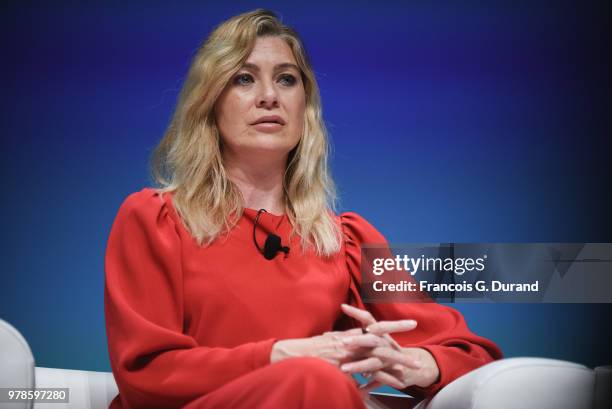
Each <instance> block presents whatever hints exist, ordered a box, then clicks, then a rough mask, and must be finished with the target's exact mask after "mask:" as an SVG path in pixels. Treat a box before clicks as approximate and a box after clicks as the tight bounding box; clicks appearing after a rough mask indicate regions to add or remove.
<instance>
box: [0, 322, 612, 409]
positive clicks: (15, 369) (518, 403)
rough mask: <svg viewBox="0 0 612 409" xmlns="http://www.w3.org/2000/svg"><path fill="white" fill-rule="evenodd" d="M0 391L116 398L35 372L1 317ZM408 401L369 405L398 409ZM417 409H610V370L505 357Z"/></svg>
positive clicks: (55, 373)
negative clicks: (65, 392)
mask: <svg viewBox="0 0 612 409" xmlns="http://www.w3.org/2000/svg"><path fill="white" fill-rule="evenodd" d="M0 363H1V366H0V388H9V387H10V388H32V387H36V388H69V402H68V403H41V402H20V403H6V402H4V403H3V402H0V408H1V409H4V408H7V409H13V408H14V409H17V408H18V409H32V408H33V409H41V408H49V409H106V408H108V405H109V404H110V402H111V401H112V400H113V398H114V397H115V396H116V395H117V393H118V392H117V385H116V384H115V379H114V378H113V375H112V374H111V373H110V372H91V371H75V370H69V369H53V368H40V367H35V366H34V358H33V356H32V352H31V351H30V348H29V347H28V344H27V342H26V341H25V339H24V338H23V337H22V336H21V334H20V333H19V332H18V331H17V330H16V329H15V328H13V327H12V326H11V325H10V324H8V323H7V322H6V321H2V320H1V319H0ZM408 401H409V400H408V399H402V398H397V400H396V401H395V402H393V400H391V401H390V400H389V399H388V398H387V399H386V401H385V404H384V405H386V406H384V405H383V404H380V403H376V402H371V403H369V404H368V405H369V406H370V407H371V408H376V409H379V408H385V407H386V408H391V407H401V406H402V405H405V404H409V402H408ZM416 408H417V409H491V408H493V409H510V408H512V409H515V408H521V409H530V408H533V409H582V408H584V409H610V408H612V366H607V367H598V368H595V370H592V369H589V368H587V367H585V366H583V365H579V364H575V363H571V362H565V361H559V360H555V359H545V358H508V359H503V360H500V361H495V362H492V363H490V364H488V365H485V366H482V367H480V368H478V369H476V370H474V371H471V372H469V373H467V374H465V375H463V376H462V377H460V378H458V379H456V380H455V381H454V382H452V383H450V384H449V385H447V386H446V387H445V388H444V389H442V390H441V391H440V392H438V394H437V395H436V396H435V397H434V398H433V399H431V400H429V401H423V402H421V403H419V404H418V405H417V406H416Z"/></svg>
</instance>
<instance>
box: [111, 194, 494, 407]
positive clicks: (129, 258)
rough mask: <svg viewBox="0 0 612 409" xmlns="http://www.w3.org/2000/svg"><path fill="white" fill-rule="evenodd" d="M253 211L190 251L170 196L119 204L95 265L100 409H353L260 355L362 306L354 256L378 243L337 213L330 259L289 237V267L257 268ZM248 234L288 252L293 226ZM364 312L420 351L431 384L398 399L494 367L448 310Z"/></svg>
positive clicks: (316, 374) (321, 371) (365, 227)
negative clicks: (102, 367) (110, 395)
mask: <svg viewBox="0 0 612 409" xmlns="http://www.w3.org/2000/svg"><path fill="white" fill-rule="evenodd" d="M256 213H257V211H256V210H254V209H245V211H244V213H243V215H242V217H241V218H240V220H239V222H238V224H237V225H236V226H235V227H234V228H233V229H232V230H231V231H230V232H229V233H228V234H226V235H224V236H222V237H220V238H219V239H217V240H216V241H215V242H214V243H213V244H212V245H210V246H208V247H199V246H198V245H197V243H196V241H195V239H193V238H192V237H191V235H190V234H189V233H188V232H187V230H186V229H185V227H184V226H183V225H182V223H181V222H180V219H179V217H178V215H177V213H176V211H175V209H174V207H173V205H172V200H171V194H164V195H163V198H162V197H160V196H159V195H158V194H157V193H156V192H155V191H154V190H153V189H150V188H146V189H143V190H142V191H140V192H137V193H134V194H132V195H130V196H129V197H128V198H127V199H126V200H125V202H124V203H123V204H122V206H121V208H120V209H119V212H118V214H117V217H116V219H115V222H114V224H113V227H112V230H111V233H110V237H109V241H108V245H107V250H106V259H105V272H106V285H105V294H104V297H105V314H106V329H107V336H108V346H109V354H110V361H111V367H112V370H113V373H114V376H115V380H116V381H117V385H118V387H119V395H118V396H117V397H116V398H115V399H114V400H113V402H112V403H111V408H113V409H118V408H124V409H127V408H175V407H182V406H184V405H187V404H189V408H196V407H197V408H212V407H234V408H235V407H282V408H291V407H308V404H311V407H333V405H332V403H333V402H332V403H330V401H333V400H334V399H337V400H338V402H336V403H337V406H335V407H346V406H347V405H348V406H351V407H359V406H361V403H360V402H358V399H359V395H358V394H357V391H356V389H355V387H354V386H353V385H352V383H350V382H349V380H348V378H347V377H346V376H345V375H344V374H342V373H341V372H340V371H339V370H338V369H336V368H335V367H333V366H332V365H330V364H328V363H326V362H324V361H322V360H319V359H315V358H304V359H289V360H285V361H281V362H279V363H275V364H272V365H271V364H270V351H271V348H272V345H273V343H274V342H275V341H276V340H278V339H285V338H305V337H310V336H314V335H320V334H322V333H323V332H326V331H330V330H332V329H334V328H338V323H339V322H340V321H339V318H340V317H341V316H342V313H341V310H340V304H341V303H343V302H348V301H349V300H352V301H353V302H352V303H353V304H354V305H357V306H360V307H362V308H363V304H362V303H361V300H360V299H359V294H358V292H357V290H356V288H357V286H358V282H359V277H360V273H359V270H360V268H359V267H360V254H361V252H360V245H361V244H362V243H384V242H385V239H384V237H383V236H382V235H381V234H380V233H379V232H378V231H377V230H376V229H374V227H372V226H371V225H370V224H369V223H368V222H367V221H365V220H364V219H363V218H361V217H360V216H358V215H357V214H355V213H344V214H342V215H340V216H339V217H338V222H339V223H340V224H341V227H342V230H343V233H344V242H343V246H342V250H341V251H340V252H339V253H338V254H337V255H335V256H333V257H331V258H327V259H325V258H321V257H317V256H316V254H314V252H312V251H307V252H305V253H302V252H301V246H300V239H299V237H298V236H297V235H295V236H294V237H293V238H292V239H291V242H290V243H289V246H290V248H291V251H290V253H289V255H288V256H287V257H285V256H284V255H283V254H279V255H278V256H276V257H275V258H274V259H273V260H271V261H269V260H266V259H264V257H263V256H262V255H261V254H259V253H258V251H257V249H256V248H255V246H254V244H253V238H252V235H253V224H254V219H255V216H256ZM257 230H258V235H257V239H258V242H259V243H260V245H261V244H262V243H263V242H264V240H265V237H266V235H267V233H266V232H275V233H276V234H277V235H279V236H280V237H281V238H282V243H283V245H286V243H287V242H288V240H289V234H290V231H291V226H290V224H289V222H288V219H287V217H286V216H277V215H272V214H269V213H262V215H261V216H260V219H259V226H258V229H257ZM351 275H353V276H354V277H355V280H351V279H350V277H351ZM355 281H357V284H355ZM351 297H352V298H351ZM366 307H368V309H369V310H370V311H371V312H372V313H373V314H374V316H375V317H376V318H378V319H381V320H382V319H386V320H392V319H405V318H411V319H415V320H417V322H418V327H417V328H416V329H415V330H413V331H409V332H405V333H401V334H396V335H394V338H395V339H396V340H397V341H398V342H399V343H400V344H401V345H403V346H406V347H407V346H419V347H423V348H425V349H427V350H428V351H429V352H431V354H432V355H433V356H434V358H435V359H436V362H437V364H438V367H439V368H440V380H439V382H437V383H435V384H434V385H431V386H430V387H428V388H419V387H410V388H408V389H407V390H406V392H407V393H410V394H411V395H413V396H430V395H433V394H434V393H435V392H437V391H438V390H439V389H440V388H442V387H443V386H444V385H446V384H448V383H449V382H451V381H452V380H454V379H455V378H457V377H458V376H460V375H462V374H464V373H465V372H467V371H470V370H472V369H474V368H476V367H479V366H481V365H483V364H486V363H488V362H490V361H492V360H493V359H498V358H500V357H501V352H500V350H499V349H498V348H497V346H496V345H495V344H494V343H492V342H491V341H489V340H487V339H485V338H482V337H479V336H477V335H474V334H473V333H471V332H470V331H469V329H468V328H467V326H466V323H465V321H464V319H463V317H462V316H461V314H460V313H459V312H457V311H456V310H454V309H452V308H449V307H446V306H442V305H439V304H434V303H426V304H419V303H411V304H399V303H398V304H371V305H367V306H366ZM303 374H308V376H305V375H303ZM323 387H324V388H325V390H327V391H328V392H329V391H334V393H332V394H329V393H326V394H325V400H324V402H325V403H324V404H323V403H321V402H323V401H318V400H317V399H323V398H322V397H321V396H320V395H321V393H319V392H320V388H323ZM330 395H334V396H330Z"/></svg>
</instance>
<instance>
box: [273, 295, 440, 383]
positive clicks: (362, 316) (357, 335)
mask: <svg viewBox="0 0 612 409" xmlns="http://www.w3.org/2000/svg"><path fill="white" fill-rule="evenodd" d="M342 311H343V312H344V313H345V314H346V315H348V316H350V317H352V318H354V319H356V320H357V321H359V322H360V323H361V325H362V328H363V329H362V328H353V329H350V330H347V331H334V332H326V333H324V334H323V335H318V336H315V337H311V338H300V339H287V340H282V341H278V342H276V343H275V344H274V347H273V348H272V354H271V357H270V361H271V362H277V361H280V360H282V359H286V358H291V357H304V356H311V357H318V358H321V359H323V360H325V361H327V362H329V363H331V364H333V365H335V366H338V367H339V368H340V369H341V370H342V371H343V372H346V373H347V374H354V373H361V374H362V375H363V376H364V377H366V378H367V379H368V383H367V384H364V385H363V386H362V387H361V388H362V390H365V391H369V390H371V389H374V388H377V387H379V386H381V385H389V386H391V387H394V388H396V389H404V388H407V387H408V386H412V385H416V386H421V387H427V386H429V385H431V384H433V383H434V382H436V381H437V379H438V376H439V373H440V371H439V369H438V366H437V364H436V361H435V359H434V358H433V356H432V355H431V354H430V353H429V351H427V350H425V349H422V348H403V347H401V346H400V345H399V344H398V343H397V342H396V341H395V340H394V339H393V338H392V337H391V336H390V335H389V334H391V333H395V332H404V331H410V330H413V329H415V328H416V326H417V322H416V321H414V320H400V321H379V322H377V321H376V319H375V318H374V317H373V316H372V314H370V312H369V311H365V310H361V309H359V308H355V307H352V306H350V305H347V304H342Z"/></svg>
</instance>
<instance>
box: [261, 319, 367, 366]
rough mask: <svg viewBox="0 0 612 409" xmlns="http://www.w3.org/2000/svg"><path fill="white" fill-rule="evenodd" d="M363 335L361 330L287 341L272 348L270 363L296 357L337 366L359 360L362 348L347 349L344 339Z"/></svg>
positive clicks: (355, 329) (329, 333)
mask: <svg viewBox="0 0 612 409" xmlns="http://www.w3.org/2000/svg"><path fill="white" fill-rule="evenodd" d="M359 334H361V329H359V328H353V329H350V330H348V331H335V332H326V333H324V334H323V335H317V336H314V337H310V338H297V339H285V340H281V341H277V342H276V343H275V344H274V346H273V347H272V352H271V354H270V363H274V362H278V361H281V360H283V359H287V358H294V357H317V358H321V359H323V360H325V361H327V362H329V363H331V364H333V365H335V366H340V365H341V364H342V363H344V362H350V361H352V360H355V359H358V358H359V356H360V355H359V354H361V353H362V348H359V347H356V348H347V345H346V344H345V343H344V342H343V339H345V338H348V337H352V336H355V335H359Z"/></svg>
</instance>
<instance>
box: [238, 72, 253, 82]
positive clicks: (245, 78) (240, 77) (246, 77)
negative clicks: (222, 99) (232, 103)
mask: <svg viewBox="0 0 612 409" xmlns="http://www.w3.org/2000/svg"><path fill="white" fill-rule="evenodd" d="M252 82H253V77H252V76H251V74H238V75H236V77H234V84H236V85H249V84H251V83H252Z"/></svg>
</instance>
